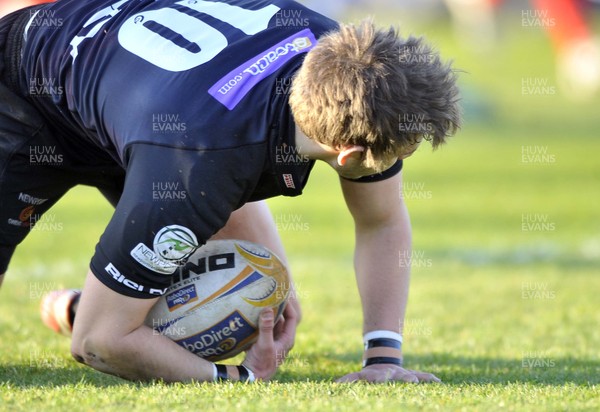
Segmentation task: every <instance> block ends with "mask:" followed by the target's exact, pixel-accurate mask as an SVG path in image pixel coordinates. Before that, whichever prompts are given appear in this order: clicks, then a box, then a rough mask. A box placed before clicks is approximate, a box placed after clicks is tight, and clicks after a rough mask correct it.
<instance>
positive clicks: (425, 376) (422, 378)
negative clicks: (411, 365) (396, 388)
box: [409, 370, 442, 383]
mask: <svg viewBox="0 0 600 412" xmlns="http://www.w3.org/2000/svg"><path fill="white" fill-rule="evenodd" d="M409 372H411V373H412V374H413V375H415V376H416V377H417V379H419V382H436V383H441V382H442V380H441V379H440V378H438V377H437V376H435V375H434V374H433V373H427V372H419V371H412V370H411V371H409Z"/></svg>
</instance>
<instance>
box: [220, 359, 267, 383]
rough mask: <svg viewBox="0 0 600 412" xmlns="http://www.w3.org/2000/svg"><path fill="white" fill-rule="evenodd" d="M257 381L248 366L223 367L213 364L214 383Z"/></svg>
mask: <svg viewBox="0 0 600 412" xmlns="http://www.w3.org/2000/svg"><path fill="white" fill-rule="evenodd" d="M255 380H256V377H255V375H254V372H252V370H251V369H250V368H249V367H247V366H246V365H237V366H236V365H221V364H217V363H213V381H215V382H224V381H234V382H238V381H239V382H248V383H252V382H254V381H255Z"/></svg>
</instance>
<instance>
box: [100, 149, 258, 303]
mask: <svg viewBox="0 0 600 412" xmlns="http://www.w3.org/2000/svg"><path fill="white" fill-rule="evenodd" d="M264 152H265V151H264V148H263V147H262V146H250V147H244V148H237V149H229V150H215V151H190V150H181V149H175V148H169V147H162V146H153V145H148V144H134V145H132V146H131V147H130V148H129V149H128V152H127V153H128V159H127V164H128V166H127V178H126V181H125V187H124V191H123V194H122V196H121V199H120V200H119V203H118V205H117V207H116V209H115V213H114V215H113V217H112V219H111V221H110V222H109V224H108V226H107V228H106V230H105V232H104V233H103V235H102V236H101V238H100V241H99V242H98V244H97V246H96V252H95V254H94V256H93V257H92V260H91V265H90V267H91V270H92V273H94V275H95V276H96V277H97V278H98V279H99V280H100V281H101V282H102V283H104V284H105V285H106V286H107V287H109V288H110V289H112V290H114V291H115V292H117V293H119V294H122V295H126V296H131V297H135V298H152V297H156V296H160V295H162V294H164V293H165V290H166V288H167V287H168V286H169V285H170V284H171V278H172V277H173V275H174V274H175V273H176V272H177V271H178V269H179V268H180V267H181V266H183V265H184V264H185V262H186V259H187V258H188V257H189V256H190V255H191V254H192V253H193V252H194V251H195V250H196V249H197V248H198V247H200V246H201V245H203V244H204V243H205V242H206V241H207V240H208V239H209V238H210V237H211V236H212V235H213V234H214V233H216V232H217V231H218V230H219V229H220V228H222V227H223V226H224V225H225V223H226V222H227V219H228V218H229V215H230V214H231V213H232V212H233V211H234V210H235V209H237V208H239V207H241V206H242V205H243V204H244V203H245V201H246V199H247V198H248V197H249V194H250V193H251V191H252V189H253V187H254V181H255V180H256V179H255V178H254V177H253V176H252V174H251V173H252V169H256V165H255V162H264ZM252 164H254V166H252Z"/></svg>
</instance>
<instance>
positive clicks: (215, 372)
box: [212, 363, 219, 382]
mask: <svg viewBox="0 0 600 412" xmlns="http://www.w3.org/2000/svg"><path fill="white" fill-rule="evenodd" d="M212 367H213V381H214V382H216V381H217V377H218V376H219V371H218V370H217V365H216V364H214V363H213V364H212Z"/></svg>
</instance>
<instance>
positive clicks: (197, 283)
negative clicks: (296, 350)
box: [145, 240, 290, 361]
mask: <svg viewBox="0 0 600 412" xmlns="http://www.w3.org/2000/svg"><path fill="white" fill-rule="evenodd" d="M289 289H290V279H289V275H288V272H287V270H286V268H285V265H284V264H283V263H282V262H281V261H280V260H279V258H277V256H276V255H275V254H274V253H273V252H271V251H269V250H268V249H267V248H265V247H264V246H261V245H258V244H256V243H252V242H248V241H242V240H215V241H209V242H207V243H206V245H204V246H202V247H201V248H199V249H198V250H197V251H196V252H194V253H193V254H192V255H191V256H190V257H189V258H188V260H187V263H186V264H185V265H184V266H182V267H181V268H179V270H178V272H176V273H175V275H174V278H173V283H172V284H171V286H170V287H169V288H168V289H167V292H166V293H165V294H164V295H163V296H162V297H161V298H160V299H159V300H158V302H157V303H156V304H155V305H154V306H153V307H152V309H151V310H150V312H149V313H148V316H147V317H146V321H145V324H146V325H148V326H150V327H152V328H153V329H154V330H155V332H156V333H160V334H162V335H164V336H167V337H169V338H170V339H171V340H173V341H175V342H177V343H178V344H179V345H181V346H183V347H184V348H185V349H187V350H189V351H190V352H193V353H194V354H196V355H198V356H200V357H202V358H204V359H207V360H210V361H217V360H222V359H227V358H230V357H233V356H235V355H237V354H238V353H240V352H241V351H243V350H245V349H246V348H248V347H249V346H250V345H251V344H252V343H254V342H255V341H256V338H257V337H258V317H259V314H260V312H261V311H262V310H263V309H265V308H268V307H272V308H276V318H275V319H277V316H278V315H279V314H281V313H282V312H283V309H284V307H285V304H286V302H287V297H288V293H289Z"/></svg>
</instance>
